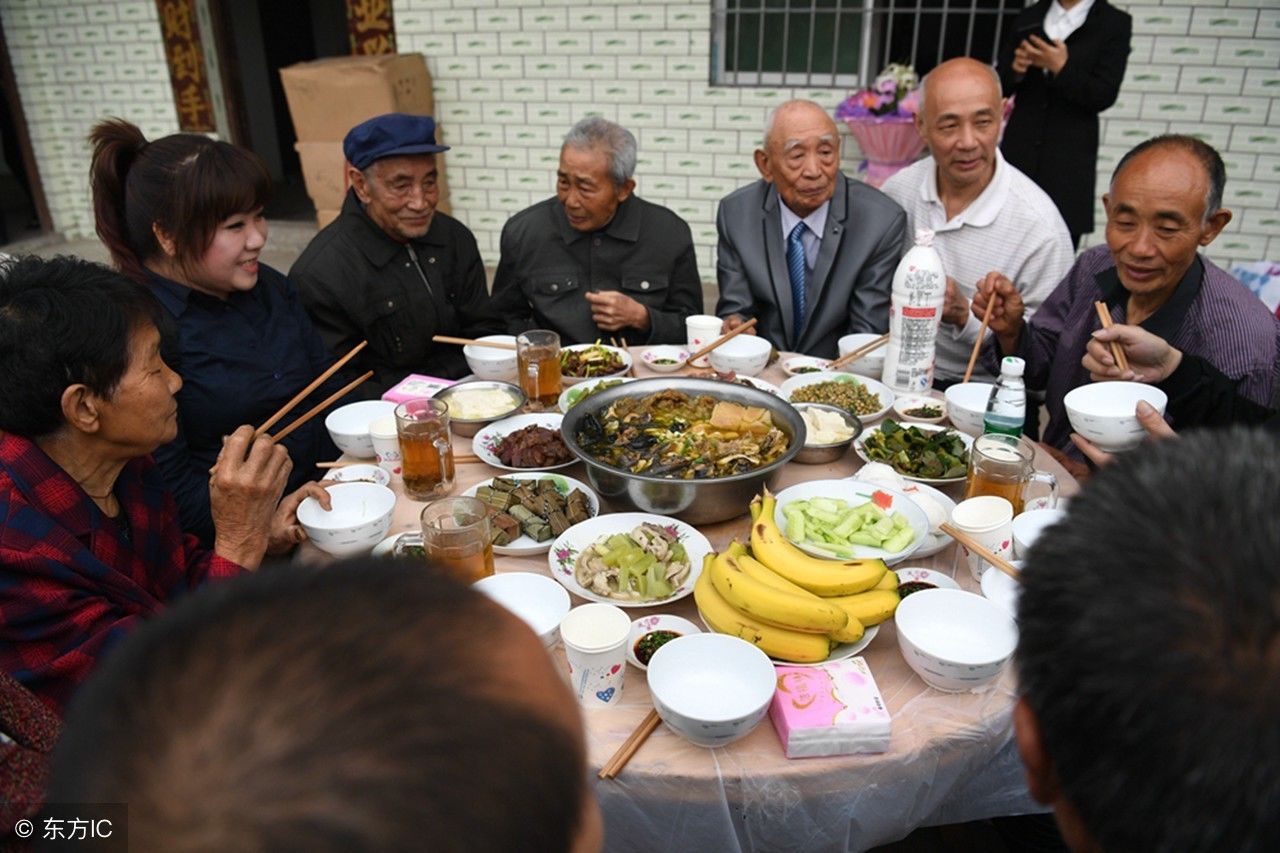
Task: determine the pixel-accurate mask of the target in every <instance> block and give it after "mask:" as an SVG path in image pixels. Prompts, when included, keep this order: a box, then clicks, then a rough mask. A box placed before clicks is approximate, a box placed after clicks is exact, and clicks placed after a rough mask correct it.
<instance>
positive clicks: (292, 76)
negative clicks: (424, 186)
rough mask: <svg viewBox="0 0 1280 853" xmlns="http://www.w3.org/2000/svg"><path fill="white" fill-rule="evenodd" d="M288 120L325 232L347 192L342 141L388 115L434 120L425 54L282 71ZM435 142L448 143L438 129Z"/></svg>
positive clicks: (344, 59) (347, 59)
mask: <svg viewBox="0 0 1280 853" xmlns="http://www.w3.org/2000/svg"><path fill="white" fill-rule="evenodd" d="M280 81H281V83H283V84H284V93H285V98H286V100H288V102H289V115H290V116H291V117H292V118H293V129H294V132H295V133H296V134H297V137H298V141H297V143H295V144H294V148H295V149H296V150H297V152H298V156H299V158H301V160H302V176H303V179H304V181H305V182H306V185H307V194H308V195H309V196H311V200H312V202H314V203H315V206H316V221H317V224H318V226H319V227H320V228H323V227H324V226H326V225H328V224H329V222H331V221H332V220H333V218H334V217H335V216H337V215H338V211H339V209H340V208H341V207H342V200H343V198H344V197H345V196H346V193H347V178H346V160H345V158H344V157H343V156H342V139H343V137H345V136H346V135H347V131H349V130H350V129H351V128H353V127H355V126H356V125H357V124H359V123H360V122H362V121H364V120H366V119H369V118H373V117H374V116H377V115H382V114H383V113H411V114H414V115H433V114H434V107H435V103H434V99H433V97H432V93H431V75H430V74H429V73H427V63H426V60H425V59H424V58H423V56H422V54H420V53H404V54H388V55H383V56H337V57H332V58H328V59H318V60H316V61H314V62H300V63H298V64H297V65H290V66H289V67H287V68H282V69H280ZM436 138H437V140H439V141H440V142H442V143H443V142H444V139H443V136H442V133H441V129H440V128H439V126H438V125H437V128H436ZM436 162H437V165H438V166H439V168H440V208H441V209H442V210H444V211H445V212H448V211H449V187H448V184H447V183H445V176H444V158H443V157H440V158H437V160H436Z"/></svg>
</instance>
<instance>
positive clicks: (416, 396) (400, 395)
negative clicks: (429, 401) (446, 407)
mask: <svg viewBox="0 0 1280 853" xmlns="http://www.w3.org/2000/svg"><path fill="white" fill-rule="evenodd" d="M452 384H453V380H452V379H440V378H439V377H436V376H422V375H421V374H418V373H410V374H409V375H408V376H406V377H405V378H404V379H401V380H400V383H399V384H398V385H396V386H395V387H394V388H392V389H391V390H389V391H387V392H386V393H385V394H383V395H382V399H384V400H389V401H390V402H392V403H397V404H399V403H403V402H404V401H405V400H422V399H426V398H427V397H433V396H435V393H436V392H437V391H439V390H441V389H442V388H448V387H449V386H450V385H452Z"/></svg>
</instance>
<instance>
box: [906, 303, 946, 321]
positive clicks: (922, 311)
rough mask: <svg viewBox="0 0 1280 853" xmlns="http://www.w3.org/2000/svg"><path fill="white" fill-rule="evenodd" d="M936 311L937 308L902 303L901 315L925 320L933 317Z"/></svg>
mask: <svg viewBox="0 0 1280 853" xmlns="http://www.w3.org/2000/svg"><path fill="white" fill-rule="evenodd" d="M937 313H938V309H937V308H919V307H913V306H911V305H904V306H903V307H902V316H903V317H911V318H912V319H914V320H925V319H928V318H930V317H933V316H934V315H935V314H937Z"/></svg>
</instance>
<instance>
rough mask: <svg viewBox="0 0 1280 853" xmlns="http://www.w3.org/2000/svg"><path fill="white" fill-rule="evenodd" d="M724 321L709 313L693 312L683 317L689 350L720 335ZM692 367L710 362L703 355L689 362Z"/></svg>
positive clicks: (695, 349) (703, 344)
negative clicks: (691, 314)
mask: <svg viewBox="0 0 1280 853" xmlns="http://www.w3.org/2000/svg"><path fill="white" fill-rule="evenodd" d="M723 326H724V321H723V320H721V319H720V318H719V317H713V316H711V315H710V314H694V315H693V316H692V317H686V318H685V319H684V330H685V332H686V333H687V334H688V341H687V343H688V344H689V352H690V353H695V352H697V351H698V350H700V349H702V348H703V347H705V346H706V345H707V344H709V343H711V342H712V341H714V340H715V339H716V338H718V337H720V329H721V328H722V327H723ZM689 363H690V364H692V365H693V366H694V367H706V366H707V365H708V364H710V362H709V361H708V360H707V357H706V356H705V355H704V356H703V357H702V358H700V359H698V361H697V362H689Z"/></svg>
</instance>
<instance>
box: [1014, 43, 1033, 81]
mask: <svg viewBox="0 0 1280 853" xmlns="http://www.w3.org/2000/svg"><path fill="white" fill-rule="evenodd" d="M1026 45H1027V43H1026V42H1025V41H1023V42H1021V43H1019V44H1018V47H1017V48H1016V49H1015V50H1014V51H1013V73H1014V74H1026V73H1027V71H1029V70H1030V69H1031V53H1030V52H1029V51H1028V50H1027V47H1026Z"/></svg>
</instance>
